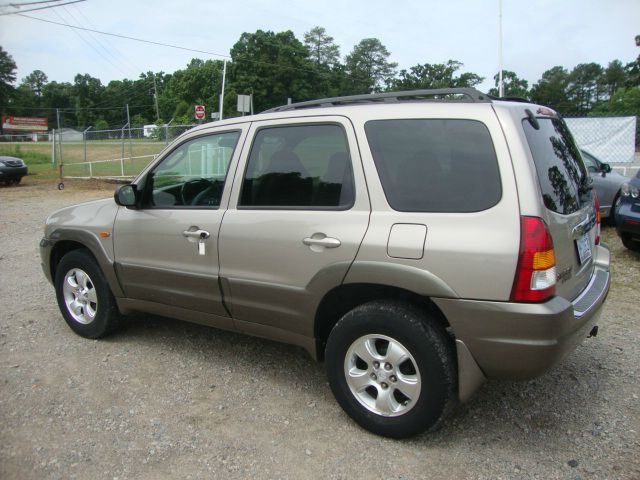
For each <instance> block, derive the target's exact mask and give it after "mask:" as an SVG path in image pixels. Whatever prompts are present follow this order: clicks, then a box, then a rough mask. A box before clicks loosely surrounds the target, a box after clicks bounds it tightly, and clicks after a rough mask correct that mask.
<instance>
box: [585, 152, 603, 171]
mask: <svg viewBox="0 0 640 480" xmlns="http://www.w3.org/2000/svg"><path fill="white" fill-rule="evenodd" d="M581 154H582V161H583V162H584V165H585V166H586V167H587V170H588V171H590V172H593V173H596V172H598V171H600V166H599V165H598V161H597V160H596V159H595V158H594V157H593V156H591V155H590V154H588V153H587V152H585V151H584V150H582V151H581Z"/></svg>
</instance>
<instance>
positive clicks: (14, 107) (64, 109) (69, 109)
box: [0, 103, 155, 112]
mask: <svg viewBox="0 0 640 480" xmlns="http://www.w3.org/2000/svg"><path fill="white" fill-rule="evenodd" d="M154 106H155V104H153V103H151V104H149V105H129V108H130V109H134V108H151V107H154ZM0 108H2V109H7V110H36V111H56V110H60V112H77V111H78V110H112V111H114V110H123V109H125V108H126V107H124V106H120V107H78V108H76V107H58V108H56V107H20V106H17V105H2V106H0Z"/></svg>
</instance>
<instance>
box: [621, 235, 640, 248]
mask: <svg viewBox="0 0 640 480" xmlns="http://www.w3.org/2000/svg"><path fill="white" fill-rule="evenodd" d="M620 239H621V240H622V244H623V245H624V246H625V247H626V248H628V249H629V250H633V251H634V252H640V242H636V241H635V240H632V239H631V237H629V236H628V235H623V236H622V237H620Z"/></svg>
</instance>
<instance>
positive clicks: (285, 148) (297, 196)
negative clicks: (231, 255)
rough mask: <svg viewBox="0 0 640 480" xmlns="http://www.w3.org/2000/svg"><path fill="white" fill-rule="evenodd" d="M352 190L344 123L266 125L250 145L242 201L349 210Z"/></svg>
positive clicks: (243, 203)
mask: <svg viewBox="0 0 640 480" xmlns="http://www.w3.org/2000/svg"><path fill="white" fill-rule="evenodd" d="M354 191H355V190H354V186H353V173H352V169H351V157H350V156H349V150H348V148H347V138H346V136H345V133H344V130H343V129H342V127H340V126H338V125H299V126H287V127H273V128H263V129H261V130H259V131H258V133H257V134H256V136H255V140H254V142H253V145H252V147H251V153H250V154H249V162H248V164H247V170H246V172H245V176H244V181H243V184H242V193H241V195H240V203H239V206H240V207H244V208H278V209H334V210H335V209H347V208H350V207H351V206H352V205H353V202H354Z"/></svg>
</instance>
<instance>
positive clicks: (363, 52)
mask: <svg viewBox="0 0 640 480" xmlns="http://www.w3.org/2000/svg"><path fill="white" fill-rule="evenodd" d="M389 56H390V53H389V50H387V47H385V46H384V45H383V44H382V43H381V42H380V40H378V39H377V38H365V39H363V40H361V41H360V43H358V44H357V45H356V46H355V47H353V50H352V51H351V53H350V54H349V55H347V58H346V62H345V67H346V73H347V78H346V79H345V80H346V81H345V90H346V92H345V93H354V94H355V93H372V92H380V91H382V90H384V89H385V88H388V87H389V86H390V85H391V82H392V81H393V77H394V76H395V73H396V68H397V66H398V64H397V63H395V62H389Z"/></svg>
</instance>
